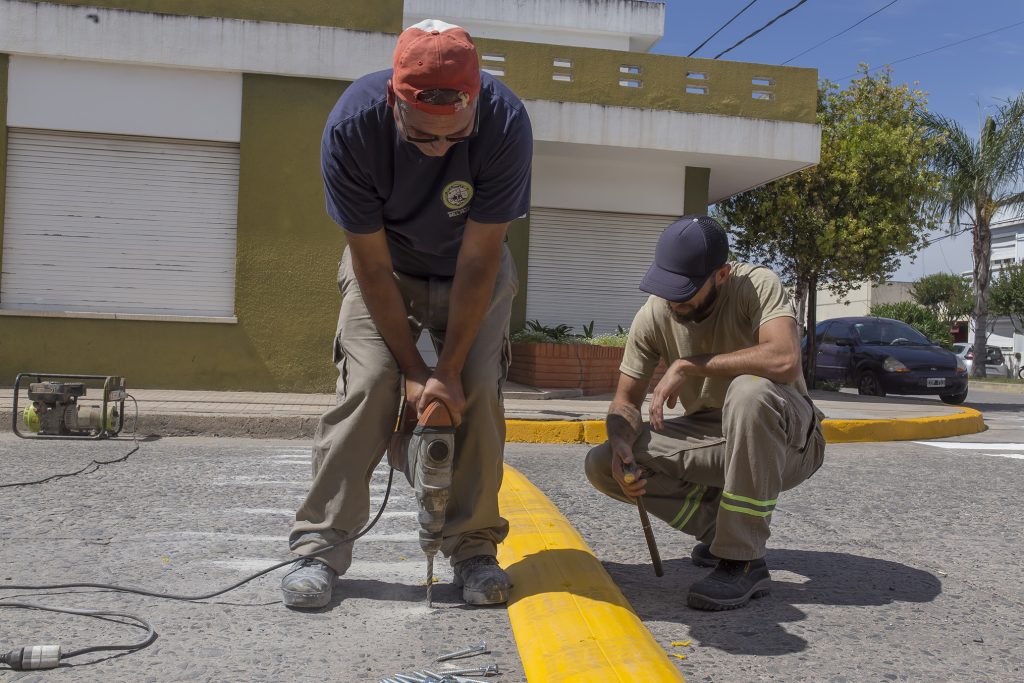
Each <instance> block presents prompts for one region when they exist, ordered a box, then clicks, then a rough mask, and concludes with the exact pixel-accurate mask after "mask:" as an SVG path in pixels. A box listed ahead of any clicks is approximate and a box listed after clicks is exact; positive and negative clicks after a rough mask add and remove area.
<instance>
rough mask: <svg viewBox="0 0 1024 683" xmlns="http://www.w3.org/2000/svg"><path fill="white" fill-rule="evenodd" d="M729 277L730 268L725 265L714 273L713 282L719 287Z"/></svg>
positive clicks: (728, 265)
mask: <svg viewBox="0 0 1024 683" xmlns="http://www.w3.org/2000/svg"><path fill="white" fill-rule="evenodd" d="M730 275H732V266H731V265H730V264H728V263H726V264H725V265H724V266H722V267H721V268H719V269H718V272H717V273H715V282H716V283H717V284H719V285H724V284H725V281H726V280H728V279H729V276H730Z"/></svg>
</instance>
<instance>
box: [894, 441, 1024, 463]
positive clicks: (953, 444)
mask: <svg viewBox="0 0 1024 683" xmlns="http://www.w3.org/2000/svg"><path fill="white" fill-rule="evenodd" d="M914 443H916V444H920V445H922V446H932V447H933V448H941V449H943V450H948V451H953V450H957V451H974V453H972V455H988V456H991V457H994V458H1011V459H1013V460H1024V453H1008V452H1007V451H1024V444H1022V443H972V442H957V441H915V442H914ZM986 451H991V452H986Z"/></svg>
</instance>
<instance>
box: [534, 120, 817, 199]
mask: <svg viewBox="0 0 1024 683" xmlns="http://www.w3.org/2000/svg"><path fill="white" fill-rule="evenodd" d="M526 105H527V109H528V111H529V112H530V118H531V120H532V121H533V133H534V139H535V140H536V150H537V152H538V153H539V154H554V155H558V156H562V157H568V158H572V159H578V160H579V161H580V162H581V163H587V162H595V163H597V162H601V161H607V162H609V163H612V162H616V161H618V162H623V163H627V164H630V163H631V164H644V163H648V164H652V165H669V166H674V167H677V168H678V167H680V166H683V167H685V166H695V167H701V168H709V169H711V180H710V187H709V200H710V201H711V202H712V203H713V202H716V201H719V200H721V199H724V198H726V197H729V196H731V195H733V194H736V193H737V192H742V191H743V190H747V189H750V188H752V187H757V186H758V185H763V184H764V183H767V182H769V181H771V180H774V179H776V178H779V177H782V176H785V175H788V174H790V173H794V172H796V171H799V170H800V169H803V168H807V167H809V166H813V165H815V164H817V163H818V161H819V160H820V158H821V127H820V126H818V125H817V124H812V123H800V122H793V121H768V120H763V119H749V118H740V117H736V116H718V115H715V114H699V113H692V112H677V111H658V110H653V109H636V108H631V107H611V106H605V105H597V104H580V103H574V102H551V101H545V100H528V101H527V102H526Z"/></svg>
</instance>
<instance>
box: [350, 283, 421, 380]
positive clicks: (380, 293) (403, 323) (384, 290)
mask: <svg viewBox="0 0 1024 683" xmlns="http://www.w3.org/2000/svg"><path fill="white" fill-rule="evenodd" d="M353 265H354V264H353ZM354 270H355V274H356V281H357V282H358V283H359V289H360V292H361V293H362V295H363V302H364V303H365V304H366V308H367V310H368V311H369V312H370V317H371V318H373V322H374V324H375V325H376V326H377V331H378V332H380V336H381V337H383V338H384V343H385V344H387V347H388V350H390V351H391V355H392V356H394V357H395V361H396V362H397V363H398V367H399V369H400V370H401V371H402V374H404V375H405V376H406V377H418V376H420V375H424V374H427V373H428V370H427V365H426V363H424V362H423V357H422V356H421V355H420V353H419V351H417V350H416V343H415V342H414V341H413V338H412V334H411V333H410V331H409V319H408V316H407V314H406V312H405V302H404V301H402V294H401V292H399V291H398V285H397V284H396V283H395V279H394V274H393V273H391V272H390V271H385V270H383V269H373V270H370V271H369V272H361V271H360V269H359V268H358V267H355V268H354Z"/></svg>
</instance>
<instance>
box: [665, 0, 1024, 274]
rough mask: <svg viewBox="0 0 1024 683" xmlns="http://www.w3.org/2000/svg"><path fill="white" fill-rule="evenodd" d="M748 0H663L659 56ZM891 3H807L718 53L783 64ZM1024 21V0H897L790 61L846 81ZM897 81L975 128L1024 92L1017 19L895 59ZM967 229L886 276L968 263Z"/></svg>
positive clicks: (755, 15)
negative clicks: (862, 67) (863, 69)
mask: <svg viewBox="0 0 1024 683" xmlns="http://www.w3.org/2000/svg"><path fill="white" fill-rule="evenodd" d="M748 2H749V0H721V1H719V2H696V1H694V0H667V1H666V3H665V5H666V10H665V37H664V38H662V40H661V41H659V42H658V44H657V45H656V46H655V47H654V49H653V50H652V51H653V52H657V53H661V54H673V55H686V54H688V53H689V52H690V51H691V50H693V49H694V48H695V47H697V46H698V45H699V44H700V43H701V42H702V41H703V40H704V39H705V38H707V37H708V36H709V35H710V34H711V33H713V32H714V31H715V30H716V29H717V28H719V27H720V26H721V25H722V24H723V23H725V22H726V21H727V20H728V19H729V18H730V17H731V16H733V15H734V14H736V13H737V12H738V11H739V10H740V9H742V8H743V7H744V6H745V5H746V4H747V3H748ZM797 2H798V0H758V2H756V3H755V4H754V5H753V6H752V7H750V9H748V10H747V11H746V12H745V13H744V14H743V15H742V16H740V17H739V18H738V19H736V20H735V21H734V22H733V23H732V24H730V25H729V26H728V27H727V28H726V29H725V30H723V31H722V32H721V33H719V34H718V36H716V37H715V38H714V39H713V40H712V41H711V42H709V43H708V44H707V45H706V46H704V47H703V48H701V50H700V51H699V52H697V54H695V55H694V56H695V57H707V58H711V57H714V56H715V55H716V54H717V53H719V52H721V51H722V50H724V49H726V48H727V47H729V46H731V45H732V44H733V43H735V42H737V41H738V40H740V39H741V38H743V37H744V36H746V35H747V34H748V33H751V32H752V31H754V30H755V29H757V28H759V27H760V26H762V25H764V24H765V23H767V22H768V21H769V20H770V19H771V18H772V17H774V16H776V15H777V14H779V13H780V12H782V11H784V10H785V9H787V8H788V7H791V6H793V5H795V4H796V3H797ZM889 2H890V0H808V1H807V2H806V3H804V4H803V5H801V6H800V7H798V8H797V9H796V10H794V11H793V12H791V13H790V14H788V15H787V16H785V17H783V18H782V19H779V20H778V21H777V22H776V23H775V24H773V25H772V26H770V27H768V28H767V29H765V30H764V31H763V32H761V33H760V34H758V35H757V36H755V37H754V38H751V39H750V40H748V41H747V42H745V43H744V44H743V45H741V46H739V47H738V48H736V49H734V50H732V51H731V52H729V53H728V54H727V55H724V56H723V57H722V59H733V60H737V61H745V62H759V63H763V64H781V63H782V62H785V61H786V60H788V59H790V58H792V57H794V56H795V55H797V54H799V53H800V52H803V51H804V50H806V49H807V48H809V47H811V46H813V45H814V44H815V43H818V42H820V41H822V40H825V39H826V38H828V37H829V36H832V35H833V34H835V33H839V32H840V31H842V30H843V29H845V28H847V27H848V26H850V25H851V24H854V23H855V22H857V21H859V20H860V19H862V18H864V17H866V16H867V15H868V14H870V13H872V12H874V11H875V10H877V9H879V8H881V7H883V6H884V5H887V4H888V3H889ZM1021 21H1024V0H974V1H973V2H965V1H964V0H897V2H896V3H895V4H893V5H892V6H891V7H888V8H886V9H885V10H883V11H882V12H880V13H878V14H877V15H875V16H874V17H872V18H870V19H868V20H867V21H865V22H864V23H862V24H861V25H860V26H857V27H856V28H854V29H852V30H850V31H848V32H847V33H845V34H843V35H841V36H839V37H838V38H835V39H833V40H831V41H829V42H827V43H825V44H824V45H822V46H821V47H818V48H817V49H815V50H813V51H811V52H808V53H807V54H805V55H803V56H801V57H799V58H797V59H795V60H793V61H792V62H790V63H789V65H790V66H803V67H812V68H816V69H817V70H818V77H819V79H823V78H828V79H830V80H833V81H836V82H838V83H840V85H845V84H846V83H847V82H848V81H849V77H850V76H851V75H852V74H854V73H855V72H856V71H857V65H858V64H859V63H861V62H866V63H867V64H868V65H869V66H871V67H876V66H882V65H884V64H886V63H888V62H894V61H896V60H899V59H903V58H905V57H909V56H911V55H915V54H918V53H920V52H925V51H927V50H932V49H934V48H937V47H940V46H942V45H945V44H947V43H953V42H956V41H959V40H962V39H964V38H969V37H970V36H973V35H976V34H980V33H985V32H988V31H992V30H994V29H998V28H1000V27H1003V26H1008V25H1010V24H1014V23H1017V22H1021ZM893 78H894V80H895V81H897V82H907V83H913V82H915V81H916V82H918V84H919V86H918V87H920V88H921V89H922V90H924V91H925V92H927V93H928V102H929V103H928V107H929V109H931V110H932V111H936V112H939V113H941V114H944V115H946V116H949V117H952V118H954V119H956V120H957V121H959V122H960V123H961V125H963V126H964V127H965V128H966V129H967V130H968V131H969V132H971V133H976V131H977V129H978V127H979V125H980V121H981V120H982V118H983V117H984V115H985V112H986V110H987V109H988V108H990V107H991V106H992V105H993V104H995V103H996V102H997V100H998V99H1000V98H1002V99H1005V98H1007V97H1010V96H1013V95H1016V94H1017V93H1020V92H1021V91H1024V24H1022V25H1020V26H1017V27H1015V28H1009V29H1007V30H1003V31H1000V32H998V33H995V34H992V35H989V36H986V37H983V38H979V39H977V40H972V41H970V42H966V43H963V44H961V45H957V46H955V47H950V48H947V49H944V50H939V51H937V52H933V53H931V54H928V55H924V56H921V57H917V58H916V59H910V60H908V61H904V62H901V63H899V64H895V65H894V66H893ZM965 237H966V236H961V237H958V238H947V239H943V240H940V241H938V242H936V243H935V244H934V245H933V246H932V247H929V248H928V249H927V250H926V251H924V252H922V253H921V254H920V255H919V256H918V259H917V261H916V262H915V263H914V264H907V265H905V266H904V267H903V268H901V269H900V271H899V272H897V273H896V275H895V276H894V277H893V279H894V280H915V279H917V278H919V277H921V276H922V275H926V274H928V273H932V272H938V271H950V270H953V271H961V270H967V269H970V268H971V258H970V242H969V239H966V238H965Z"/></svg>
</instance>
